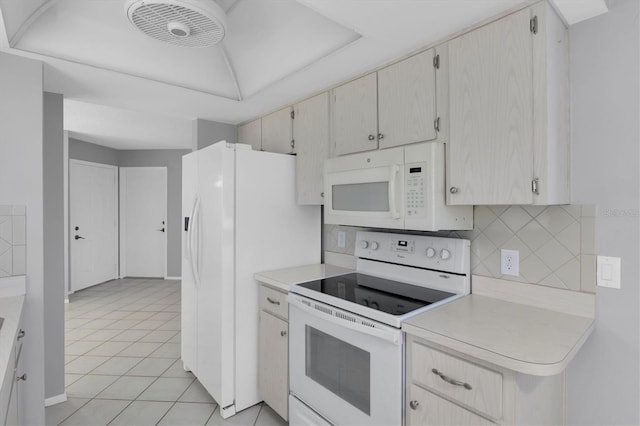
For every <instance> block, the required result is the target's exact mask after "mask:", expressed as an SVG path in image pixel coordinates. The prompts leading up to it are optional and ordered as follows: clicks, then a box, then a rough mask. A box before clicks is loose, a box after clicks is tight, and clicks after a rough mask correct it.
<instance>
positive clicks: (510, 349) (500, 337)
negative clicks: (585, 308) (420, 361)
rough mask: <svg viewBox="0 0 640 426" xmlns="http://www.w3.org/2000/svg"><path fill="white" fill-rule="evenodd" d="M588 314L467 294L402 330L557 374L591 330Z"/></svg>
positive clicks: (517, 367) (519, 367) (512, 365)
mask: <svg viewBox="0 0 640 426" xmlns="http://www.w3.org/2000/svg"><path fill="white" fill-rule="evenodd" d="M593 327H594V321H593V318H590V317H585V316H578V315H571V314H567V313H562V312H558V311H553V310H548V309H543V308H540V307H535V306H530V305H526V304H521V303H514V302H510V301H505V300H501V299H498V298H492V297H487V296H479V295H476V294H471V295H469V296H465V297H463V298H461V299H458V300H455V301H453V302H451V303H447V304H444V305H442V306H439V307H437V308H434V309H432V310H429V311H427V312H424V313H423V314H420V315H418V316H415V317H413V318H411V319H409V320H407V321H405V322H404V323H403V325H402V329H403V330H404V331H406V332H407V333H410V334H413V335H416V336H418V337H421V338H423V339H426V340H428V341H431V342H434V343H437V344H440V345H443V346H445V347H447V348H450V349H453V350H455V351H458V352H461V353H464V354H467V355H470V356H473V357H475V358H478V359H480V360H483V361H487V362H490V363H492V364H495V365H498V366H501V367H504V368H507V369H510V370H514V371H517V372H520V373H524V374H530V375H535V376H551V375H555V374H558V373H560V372H562V371H563V370H564V369H565V368H566V367H567V365H568V364H569V361H571V359H573V357H574V356H575V354H576V353H577V352H578V350H579V349H580V348H581V347H582V345H583V344H584V342H585V341H586V339H587V338H588V337H589V335H590V334H591V332H592V331H593Z"/></svg>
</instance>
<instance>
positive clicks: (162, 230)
mask: <svg viewBox="0 0 640 426" xmlns="http://www.w3.org/2000/svg"><path fill="white" fill-rule="evenodd" d="M156 231H160V232H164V228H160V229H156Z"/></svg>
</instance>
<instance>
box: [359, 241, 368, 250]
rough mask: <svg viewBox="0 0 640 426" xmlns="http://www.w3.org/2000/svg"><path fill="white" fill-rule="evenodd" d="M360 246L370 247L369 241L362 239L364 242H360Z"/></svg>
mask: <svg viewBox="0 0 640 426" xmlns="http://www.w3.org/2000/svg"><path fill="white" fill-rule="evenodd" d="M360 247H362V248H363V249H366V248H369V241H366V240H362V242H361V243H360Z"/></svg>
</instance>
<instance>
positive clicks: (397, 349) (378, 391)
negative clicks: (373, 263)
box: [289, 294, 404, 425]
mask: <svg viewBox="0 0 640 426" xmlns="http://www.w3.org/2000/svg"><path fill="white" fill-rule="evenodd" d="M289 309H290V311H289V333H290V334H289V369H290V371H289V375H290V388H291V393H292V394H293V395H294V396H295V397H297V398H298V399H300V400H301V401H302V402H304V403H305V404H307V405H308V406H309V407H310V408H312V409H313V410H315V411H317V412H318V413H320V414H321V415H322V416H323V417H325V418H326V419H328V420H329V421H330V422H331V423H333V424H335V425H400V424H402V407H403V356H404V355H403V333H402V331H400V330H399V329H396V328H393V327H389V326H387V325H383V324H380V323H376V322H374V321H371V320H369V319H366V318H361V317H358V316H356V315H353V314H351V313H349V312H346V311H342V310H340V309H336V308H334V307H332V306H329V305H325V304H322V303H319V302H315V301H312V300H310V299H306V298H304V297H301V296H298V295H293V294H290V296H289Z"/></svg>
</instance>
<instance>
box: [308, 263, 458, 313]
mask: <svg viewBox="0 0 640 426" xmlns="http://www.w3.org/2000/svg"><path fill="white" fill-rule="evenodd" d="M298 286H300V287H304V288H307V289H309V290H314V291H318V292H320V293H324V294H326V295H329V296H333V297H337V298H340V299H343V300H347V301H350V302H353V303H358V304H360V305H363V306H367V307H369V308H372V309H376V310H379V311H383V312H386V313H388V314H391V315H403V314H406V313H407V312H411V311H415V310H416V309H420V308H422V307H424V306H427V305H430V304H432V303H436V302H439V301H441V300H444V299H446V298H448V297H451V296H454V294H453V293H447V292H444V291H440V290H434V289H431V288H425V287H419V286H416V285H411V284H406V283H401V282H398V281H393V280H388V279H386V278H378V277H373V276H371V275H365V274H358V273H354V274H347V275H340V276H338V277H331V278H325V279H322V280H316V281H309V282H306V283H302V284H298Z"/></svg>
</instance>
